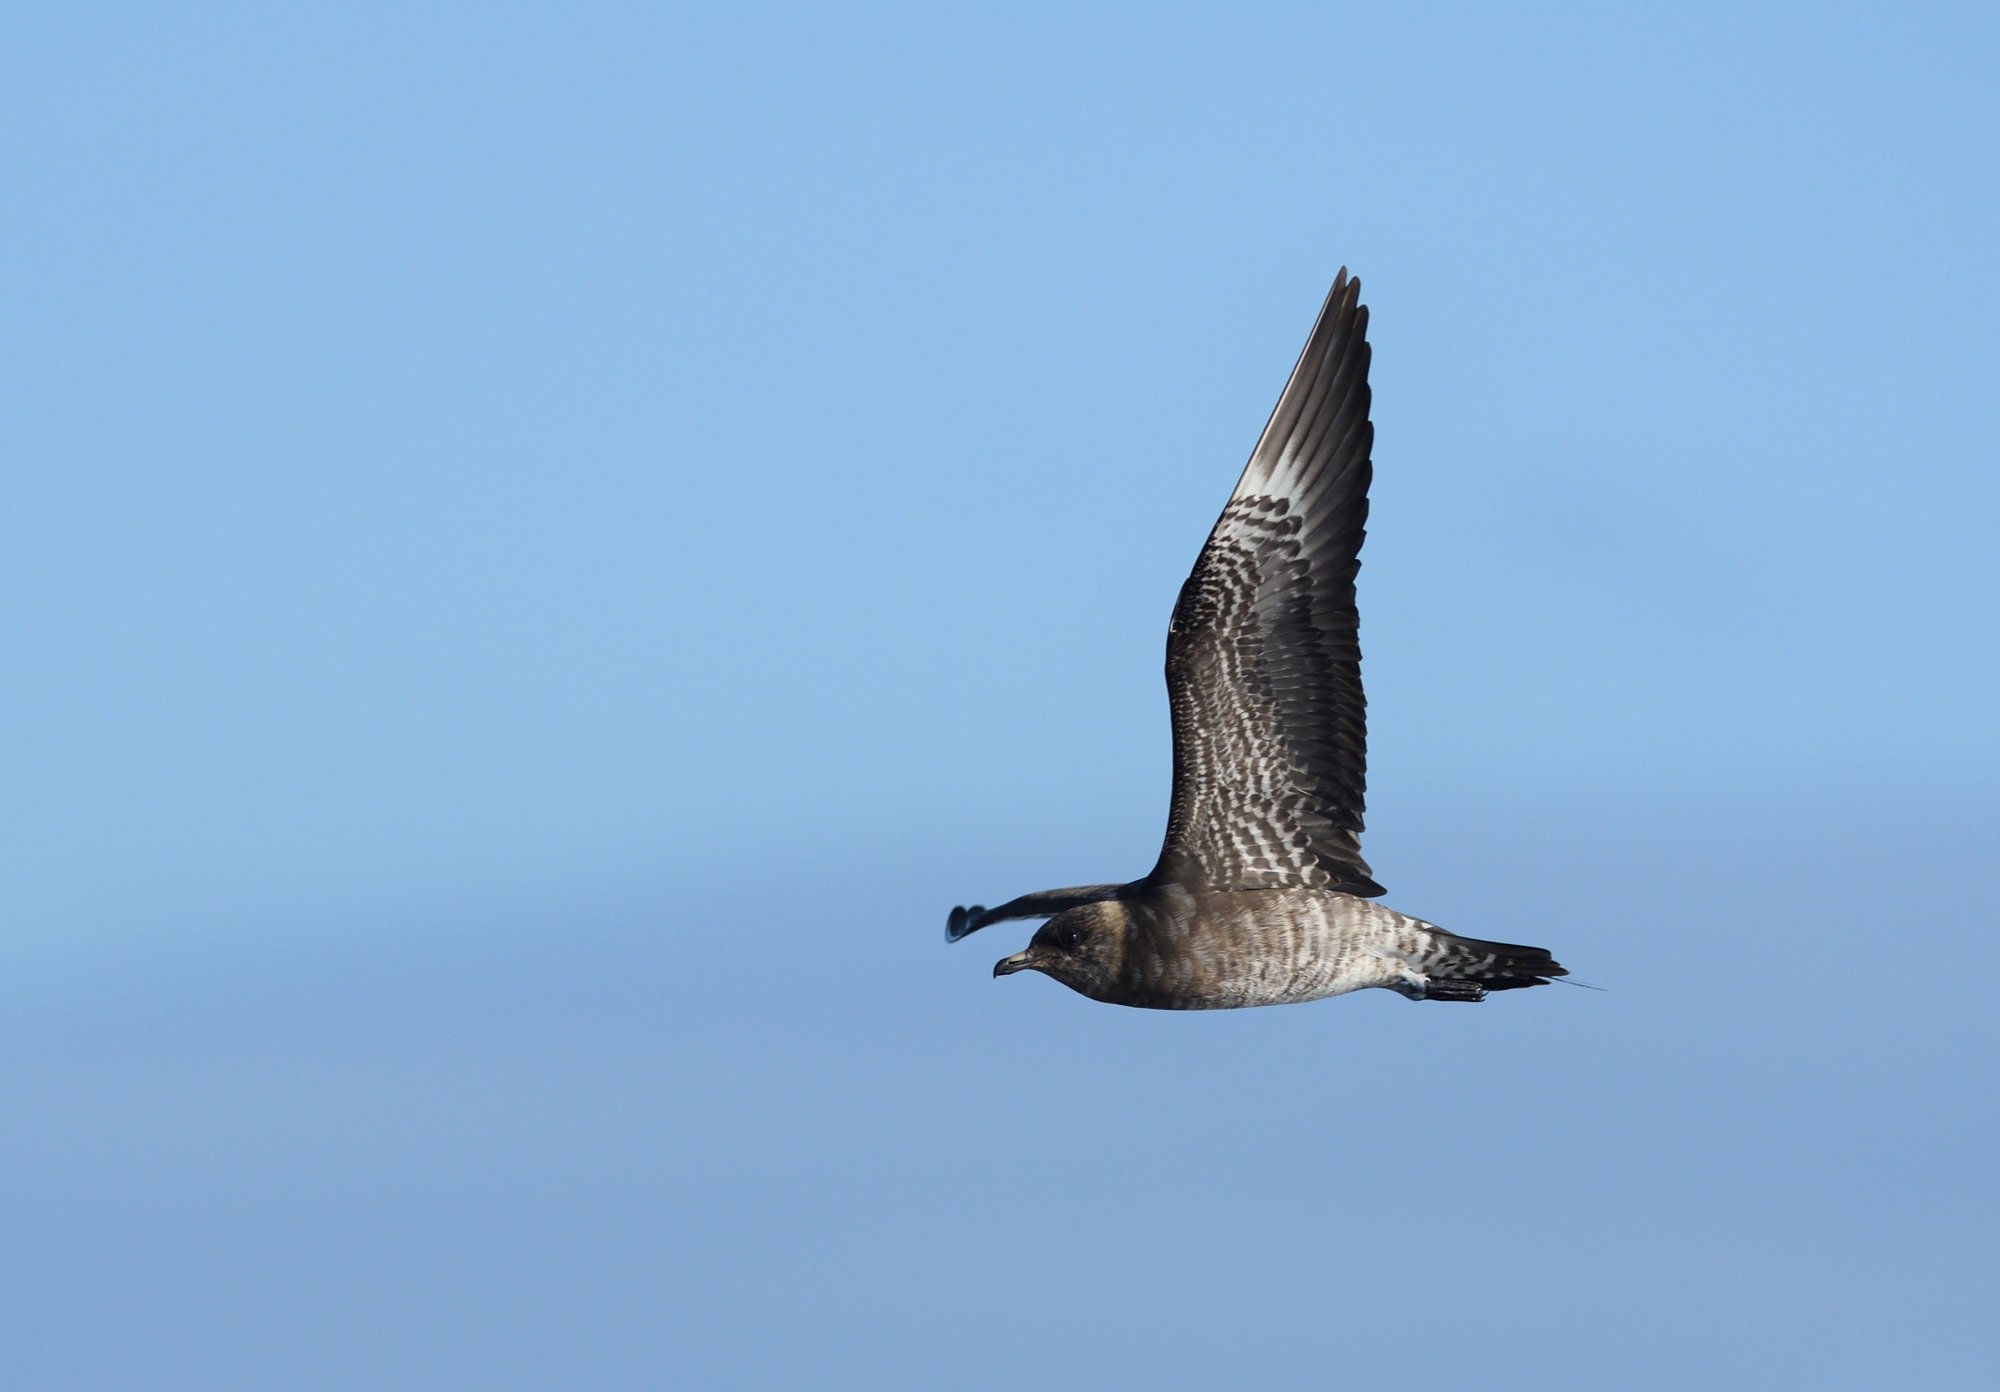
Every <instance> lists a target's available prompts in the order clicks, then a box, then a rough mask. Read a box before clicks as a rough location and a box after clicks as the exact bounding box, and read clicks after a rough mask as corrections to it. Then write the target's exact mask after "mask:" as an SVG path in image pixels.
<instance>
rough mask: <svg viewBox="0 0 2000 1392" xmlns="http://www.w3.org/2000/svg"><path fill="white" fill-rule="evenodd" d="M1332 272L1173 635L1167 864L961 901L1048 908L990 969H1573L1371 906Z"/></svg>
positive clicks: (1179, 1000) (1362, 407)
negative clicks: (1100, 879)
mask: <svg viewBox="0 0 2000 1392" xmlns="http://www.w3.org/2000/svg"><path fill="white" fill-rule="evenodd" d="M1360 288H1361V287H1360V282H1359V281H1357V280H1352V279H1349V277H1348V275H1347V272H1346V271H1345V270H1344V269H1343V270H1342V271H1341V273H1340V275H1339V276H1338V278H1336V279H1335V281H1334V283H1333V290H1332V292H1331V293H1329V294H1328V296H1327V298H1326V303H1325V305H1324V306H1323V307H1322V308H1321V309H1320V313H1319V319H1318V320H1317V322H1315V323H1314V325H1313V329H1312V333H1311V335H1310V336H1309V337H1308V338H1307V340H1306V346H1305V351H1304V352H1303V353H1301V354H1300V355H1299V361H1298V365H1297V366H1296V367H1294V368H1293V369H1292V375H1291V379H1290V380H1289V381H1287V382H1286V383H1285V390H1284V394H1283V395H1282V396H1280V397H1279V398H1278V405H1277V409H1276V410H1274V411H1273V412H1272V413H1271V419H1270V421H1269V423H1268V424H1266V425H1265V427H1264V433H1263V434H1262V435H1261V436H1260V437H1259V438H1258V440H1257V447H1256V448H1255V449H1254V450H1253V451H1251V454H1250V462H1249V464H1248V465H1247V466H1246V467H1245V468H1244V470H1243V476H1242V478H1241V479H1240V480H1239V481H1238V482H1237V485H1236V491H1235V492H1234V493H1233V494H1231V495H1230V499H1229V505H1228V506H1227V507H1225V508H1224V509H1223V510H1222V517H1221V520H1219V521H1218V522H1217V523H1216V524H1215V529H1214V530H1213V531H1212V532H1210V533H1209V537H1208V543H1207V545H1205V546H1203V547H1202V549H1201V554H1200V556H1198V557H1197V558H1196V560H1195V564H1194V571H1193V573H1192V574H1190V575H1189V576H1188V578H1187V582H1186V584H1184V585H1183V586H1182V587H1181V593H1180V599H1179V601H1178V602H1177V603H1176V604H1175V605H1174V615H1173V621H1172V623H1171V625H1170V626H1169V628H1168V630H1167V694H1168V698H1169V700H1170V703H1171V705H1172V711H1173V732H1174V781H1173V799H1172V807H1171V809H1170V810H1169V812H1168V815H1167V836H1166V844H1165V845H1164V846H1162V847H1161V849H1160V859H1159V863H1158V864H1156V865H1155V866H1154V867H1153V869H1152V870H1151V872H1150V873H1148V874H1147V875H1146V876H1145V877H1144V878H1143V879H1139V880H1134V881H1133V882H1132V883H1130V884H1103V885H1085V886H1081V887H1078V888H1074V889H1050V890H1043V891H1041V892H1040V893H1037V894H1025V895H1022V896H1021V897H1020V898H1018V899H1013V900H1010V901H1008V902H1007V903H1005V904H1002V905H1000V906H999V907H998V908H993V909H987V908H980V907H977V906H975V907H972V908H957V909H953V910H952V911H951V917H950V919H949V922H948V924H947V927H946V930H945V931H946V937H947V938H948V939H949V940H951V941H954V942H955V941H957V940H958V939H960V938H962V937H964V936H965V935H966V934H968V933H971V932H974V931H976V930H977V929H980V928H984V927H986V926H987V925H988V924H992V923H999V922H1002V921H1004V920H1007V919H1027V918H1044V919H1047V920H1048V921H1047V922H1046V923H1044V924H1042V926H1041V927H1040V928H1039V929H1038V930H1037V931H1036V933H1035V935H1034V939H1033V941H1032V942H1030V943H1029V945H1028V947H1027V948H1026V949H1025V950H1024V951H1021V952H1017V953H1015V954H1013V955H1012V956H1011V957H1005V958H1002V959H1001V960H1000V962H999V963H997V964H996V965H995V966H994V968H993V974H994V975H995V976H1007V975H1011V974H1012V973H1014V972H1019V971H1038V972H1042V973H1044V974H1046V975H1048V976H1052V977H1054V978H1055V979H1056V980H1057V981H1060V982H1062V983H1063V984H1064V985H1066V986H1068V987H1070V988H1072V989H1074V990H1076V991H1080V992H1081V993H1083V994H1084V995H1086V996H1089V997H1091V998H1092V999H1093V1000H1100V1001H1108V1002H1111V1003H1113V1004H1117V1005H1134V1006H1147V1007H1151V1008H1154V1009H1162V1010H1204V1009H1219V1008H1226V1007H1231V1006H1246V1005H1278V1004H1283V1003H1286V1002H1290V1001H1308V1000H1317V999H1319V998H1321V997H1323V996H1337V995H1341V994H1343V993H1345V992H1348V991H1358V990H1362V989H1364V988H1366V987H1371V986H1380V987H1384V988H1386V989H1388V990H1391V991H1396V992H1399V993H1400V994H1402V995H1404V996H1406V997H1408V998H1409V999H1411V1000H1442V1001H1476V1000H1481V999H1484V998H1485V996H1486V994H1487V992H1489V991H1505V990H1512V989H1514V988H1516V987H1521V986H1540V985H1544V984H1546V983H1547V982H1548V981H1549V979H1550V978H1552V977H1557V976H1562V975H1565V972H1564V970H1563V968H1562V967H1561V966H1559V965H1558V964H1557V963H1556V961H1555V959H1554V958H1553V957H1551V956H1550V955H1549V954H1548V953H1547V952H1546V951H1544V950H1543V949H1541V948H1539V947H1520V946H1516V945H1514V944H1511V943H1498V942H1483V941H1480V940H1479V939H1476V938H1462V937H1459V936H1458V935H1456V934H1454V933H1447V932H1446V931H1445V930H1444V929H1442V928H1440V927H1438V926H1437V925H1436V924H1434V923H1427V922H1425V921H1424V920H1423V919H1420V918H1412V917H1411V916H1409V915H1408V914H1402V913H1398V912H1396V911H1395V910H1394V909H1391V908H1388V907H1386V906H1385V905H1382V904H1379V903H1377V902H1375V900H1376V896H1377V895H1380V894H1381V893H1382V892H1383V891H1382V887H1381V886H1380V885H1378V884H1377V883H1375V879H1374V875H1373V872H1372V871H1370V870H1369V868H1368V863H1367V862H1366V861H1364V860H1363V859H1362V858H1361V828H1362V823H1361V813H1362V789H1363V784H1364V775H1365V769H1366V752H1367V728H1366V707H1367V703H1366V701H1365V700H1364V698H1363V696H1362V693H1361V648H1360V643H1359V639H1358V636H1357V633H1358V628H1359V621H1358V618H1357V615H1356V612H1355V603H1354V578H1355V574H1356V572H1357V571H1358V570H1359V569H1360V564H1361V563H1360V550H1361V539H1362V534H1363V527H1364V524H1365V523H1366V521H1367V518H1368V484H1369V479H1370V475H1371V472H1372V465H1371V462H1370V458H1369V455H1370V451H1371V449H1372V447H1373V444H1374V427H1373V426H1372V425H1371V424H1370V422H1369V419H1368V408H1369V393H1368V356H1369V353H1368V340H1367V329H1368V310H1367V307H1366V306H1364V305H1363V304H1362V303H1361V302H1360V299H1359V294H1360Z"/></svg>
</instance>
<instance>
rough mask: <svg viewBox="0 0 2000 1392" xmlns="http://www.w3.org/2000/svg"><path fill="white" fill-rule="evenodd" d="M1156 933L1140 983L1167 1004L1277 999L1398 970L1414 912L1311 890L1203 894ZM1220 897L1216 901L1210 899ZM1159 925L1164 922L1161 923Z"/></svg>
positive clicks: (1330, 991)
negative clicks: (1156, 949)
mask: <svg viewBox="0 0 2000 1392" xmlns="http://www.w3.org/2000/svg"><path fill="white" fill-rule="evenodd" d="M1203 898H1204V899H1205V900H1208V901H1209V902H1206V903H1199V904H1197V905H1194V906H1191V907H1193V908H1195V909H1196V910H1197V911H1196V912H1193V913H1190V914H1186V915H1176V917H1177V918H1179V919H1180V920H1181V921H1180V922H1177V923H1174V924H1172V925H1171V929H1172V930H1173V931H1170V932H1169V933H1167V934H1163V935H1162V951H1161V952H1160V954H1159V958H1158V961H1157V964H1156V967H1155V970H1154V971H1151V972H1148V973H1146V975H1147V976H1149V977H1151V978H1152V980H1151V981H1149V982H1148V983H1146V984H1147V985H1148V986H1149V987H1150V988H1152V989H1149V990H1145V991H1143V992H1135V993H1134V994H1135V995H1143V996H1145V997H1148V998H1147V999H1144V1000H1143V1001H1139V1000H1135V1001H1134V1003H1135V1004H1139V1003H1143V1004H1146V1005H1153V1006H1156V1007H1157V1008H1161V1009H1169V1010H1226V1009H1232V1008H1236V1007H1241V1006H1252V1005H1285V1004H1290V1003H1292V1002H1296V1001H1309V1000H1319V999H1321V998H1323V997H1326V996H1338V995H1343V994H1345V993H1346V992H1349V991H1359V990H1362V989H1365V988H1367V987H1370V986H1389V985H1392V984H1394V983H1396V982H1398V981H1400V980H1402V979H1403V976H1404V970H1405V968H1404V966H1403V964H1402V961H1401V960H1400V958H1401V957H1402V955H1403V954H1404V952H1406V951H1407V950H1408V949H1409V948H1410V947H1411V946H1413V944H1412V943H1411V942H1410V941H1408V939H1410V938H1411V936H1412V930H1413V929H1415V928H1416V927H1417V921H1416V920H1413V919H1410V918H1408V917H1406V916H1405V915H1403V914H1399V913H1397V912H1396V911H1395V910H1393V909H1388V908H1385V907H1383V906H1382V905H1380V904H1377V903H1374V902H1373V901H1371V900H1367V899H1358V898H1355V897H1354V896H1352V895H1347V894H1338V893H1325V892H1311V891H1298V892H1290V891H1264V892H1261V893H1242V894H1232V895H1228V896H1203ZM1218 900H1221V901H1223V902H1217V901H1218ZM1163 926H1164V925H1163Z"/></svg>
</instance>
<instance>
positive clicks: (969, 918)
mask: <svg viewBox="0 0 2000 1392" xmlns="http://www.w3.org/2000/svg"><path fill="white" fill-rule="evenodd" d="M985 912H986V909H985V908H984V906H982V905H979V904H974V905H973V906H972V907H971V908H969V909H968V908H965V907H964V906H963V905H961V906H960V907H958V908H956V909H953V910H952V911H951V917H950V918H948V919H946V920H945V922H944V940H945V941H946V942H957V941H958V940H959V939H960V938H962V937H964V936H965V935H966V934H967V933H970V932H971V931H972V930H973V929H975V928H979V927H983V926H984V925H983V924H981V923H980V921H979V916H980V915H981V914H983V913H985Z"/></svg>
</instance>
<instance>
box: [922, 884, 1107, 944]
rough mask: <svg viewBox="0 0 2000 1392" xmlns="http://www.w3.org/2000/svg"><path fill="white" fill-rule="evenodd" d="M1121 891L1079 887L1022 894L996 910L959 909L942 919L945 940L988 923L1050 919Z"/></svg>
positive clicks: (978, 906) (965, 933) (948, 940)
mask: <svg viewBox="0 0 2000 1392" xmlns="http://www.w3.org/2000/svg"><path fill="white" fill-rule="evenodd" d="M1123 888H1125V886H1124V885H1078V886H1077V887H1076V888H1075V889H1044V890H1039V891H1037V892H1036V893H1034V894H1023V895H1022V896H1021V897H1020V898H1018V899H1009V900H1008V901H1007V902H1006V903H1004V904H1002V905H1001V906H1000V907H999V908H997V909H988V908H982V907H981V906H980V905H978V904H974V905H973V906H972V907H971V908H969V909H968V908H965V907H963V906H961V907H959V908H956V909H953V910H952V911H951V917H950V918H948V919H946V920H945V926H944V940H945V941H946V942H957V941H958V940H959V939H960V938H962V937H965V936H966V935H967V934H968V933H976V932H978V931H979V930H980V929H981V928H984V927H986V926H987V925H988V924H989V923H1003V922H1005V921H1006V920H1007V919H1010V918H1053V917H1055V916H1056V915H1057V914H1059V913H1061V912H1063V911H1064V910H1065V909H1073V908H1076V907H1077V906H1078V905H1079V904H1095V903H1099V902H1101V901H1102V900H1105V899H1115V898H1116V897H1117V896H1118V891H1120V890H1121V889H1123Z"/></svg>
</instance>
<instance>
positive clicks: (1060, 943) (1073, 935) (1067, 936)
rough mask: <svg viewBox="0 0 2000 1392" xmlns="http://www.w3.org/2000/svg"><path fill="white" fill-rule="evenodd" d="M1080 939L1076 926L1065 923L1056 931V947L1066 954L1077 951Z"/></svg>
mask: <svg viewBox="0 0 2000 1392" xmlns="http://www.w3.org/2000/svg"><path fill="white" fill-rule="evenodd" d="M1078 937H1079V935H1078V933H1077V931H1076V925H1074V924H1071V923H1065V924H1063V926H1062V927H1060V928H1058V929H1056V946H1057V947H1059V948H1061V949H1062V950H1063V951H1064V952H1074V951H1076V944H1077V940H1078Z"/></svg>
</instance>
